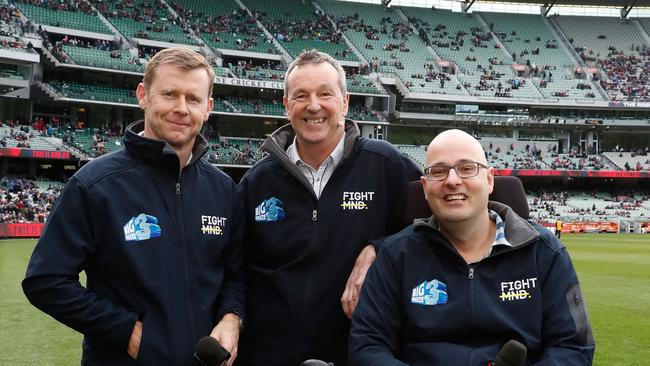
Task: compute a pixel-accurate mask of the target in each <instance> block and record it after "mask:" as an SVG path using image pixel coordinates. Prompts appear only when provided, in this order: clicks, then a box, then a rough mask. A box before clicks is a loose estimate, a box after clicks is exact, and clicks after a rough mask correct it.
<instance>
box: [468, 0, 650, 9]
mask: <svg viewBox="0 0 650 366" xmlns="http://www.w3.org/2000/svg"><path fill="white" fill-rule="evenodd" d="M478 1H481V0H478ZM470 2H471V1H470ZM481 2H483V1H481ZM486 2H487V1H486ZM491 2H497V0H492V1H491ZM498 2H500V3H518V4H538V5H545V6H551V5H571V6H609V7H613V8H626V7H635V8H639V7H650V0H589V1H586V0H554V1H540V0H498Z"/></svg>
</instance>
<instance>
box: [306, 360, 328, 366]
mask: <svg viewBox="0 0 650 366" xmlns="http://www.w3.org/2000/svg"><path fill="white" fill-rule="evenodd" d="M300 366H334V364H333V363H331V362H325V361H321V360H314V359H309V360H305V361H303V362H302V363H301V364H300Z"/></svg>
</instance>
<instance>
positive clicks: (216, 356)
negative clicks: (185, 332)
mask: <svg viewBox="0 0 650 366" xmlns="http://www.w3.org/2000/svg"><path fill="white" fill-rule="evenodd" d="M194 357H195V358H197V359H198V360H199V361H200V362H201V363H203V364H204V365H205V366H218V365H221V363H222V362H223V361H225V360H227V359H229V358H230V352H228V351H227V350H226V349H225V348H223V347H222V346H221V344H220V343H219V341H217V340H216V339H214V338H212V337H203V338H201V339H199V341H198V342H197V343H196V348H195V353H194Z"/></svg>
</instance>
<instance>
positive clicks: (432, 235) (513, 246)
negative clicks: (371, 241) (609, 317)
mask: <svg viewBox="0 0 650 366" xmlns="http://www.w3.org/2000/svg"><path fill="white" fill-rule="evenodd" d="M420 181H421V183H422V186H423V188H424V194H425V198H426V200H427V202H428V204H429V207H430V208H431V211H432V213H433V215H432V216H431V217H430V218H428V219H423V220H421V221H418V222H416V223H415V224H414V225H412V226H410V227H408V228H406V229H404V230H403V231H401V232H399V233H397V234H395V235H393V236H390V237H388V238H386V241H385V245H384V246H383V247H382V249H381V251H380V254H379V255H378V257H377V260H376V261H375V263H374V265H373V266H372V267H371V269H370V271H369V272H368V274H367V276H366V280H365V282H364V285H363V289H362V292H361V298H360V301H359V305H358V306H357V309H356V311H355V313H354V315H353V317H352V328H351V333H350V345H349V356H350V357H349V358H350V365H372V366H383V365H391V366H392V365H413V366H417V365H428V366H431V365H476V366H486V365H493V362H494V360H495V359H496V358H497V354H498V353H499V350H500V348H501V347H502V346H503V345H504V344H505V343H506V342H508V341H509V340H511V339H514V340H517V341H519V342H521V343H522V344H523V345H524V346H525V347H526V349H527V353H528V356H527V358H526V361H525V364H526V365H591V363H592V360H593V355H594V349H595V343H594V339H593V335H592V332H591V327H590V325H589V319H588V316H587V311H586V307H585V304H584V301H583V296H582V292H581V290H580V285H579V282H578V277H577V275H576V272H575V270H574V268H573V264H572V262H571V258H570V257H569V254H568V253H567V251H566V248H565V247H564V246H563V245H562V243H561V242H560V241H559V240H558V239H557V238H556V237H555V236H554V235H553V233H551V232H550V231H549V230H547V229H545V228H543V227H541V226H539V225H537V224H535V223H532V222H529V221H527V220H524V219H523V218H521V217H519V216H518V215H517V214H516V213H515V212H514V211H512V209H511V208H510V207H508V206H506V205H503V204H500V203H497V202H488V196H489V194H490V193H491V192H492V188H493V186H494V176H493V172H492V168H491V167H489V166H488V164H487V161H486V159H485V153H484V151H483V148H482V147H481V145H480V143H479V142H478V141H477V140H476V139H474V138H473V137H472V136H470V135H469V134H467V133H465V132H463V131H460V130H447V131H444V132H442V133H440V134H439V135H438V136H436V138H434V139H433V141H432V142H431V144H430V145H429V148H428V150H427V167H426V168H425V170H424V176H423V177H421V178H420Z"/></svg>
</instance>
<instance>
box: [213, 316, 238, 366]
mask: <svg viewBox="0 0 650 366" xmlns="http://www.w3.org/2000/svg"><path fill="white" fill-rule="evenodd" d="M240 320H241V319H240V318H239V315H237V314H235V313H227V314H226V315H224V316H223V318H221V320H220V321H219V323H218V324H217V326H216V327H214V329H213V330H212V333H210V337H212V338H214V339H216V340H217V341H219V343H220V344H221V346H222V347H223V348H225V349H227V350H228V352H230V358H229V359H228V361H227V362H226V366H231V365H232V364H233V362H235V358H237V344H238V343H239V330H240V329H239V327H240V324H241V322H240Z"/></svg>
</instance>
